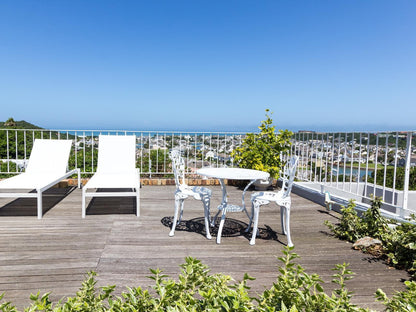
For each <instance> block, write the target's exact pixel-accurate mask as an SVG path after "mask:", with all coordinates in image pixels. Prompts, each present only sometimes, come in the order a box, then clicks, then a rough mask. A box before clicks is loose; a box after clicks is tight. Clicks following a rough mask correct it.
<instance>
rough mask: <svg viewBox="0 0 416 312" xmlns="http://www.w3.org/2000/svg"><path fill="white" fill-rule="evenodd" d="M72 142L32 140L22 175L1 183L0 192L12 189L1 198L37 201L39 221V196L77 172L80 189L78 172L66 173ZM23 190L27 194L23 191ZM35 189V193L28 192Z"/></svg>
mask: <svg viewBox="0 0 416 312" xmlns="http://www.w3.org/2000/svg"><path fill="white" fill-rule="evenodd" d="M71 145H72V141H71V140H43V139H35V142H34V144H33V148H32V152H31V154H30V158H29V162H28V165H27V167H26V170H25V172H24V173H21V174H19V175H17V176H15V177H11V178H8V179H5V180H2V181H0V189H1V190H3V189H6V190H13V191H11V192H7V193H0V197H2V198H8V197H26V198H27V197H29V198H37V206H38V219H41V218H42V213H43V210H42V193H43V192H44V191H45V190H47V189H49V188H51V187H52V186H54V185H55V184H57V183H58V182H59V181H61V180H63V179H65V178H67V177H69V176H71V175H73V174H75V173H77V174H78V187H80V171H79V169H74V170H71V171H67V167H68V159H69V153H70V151H71ZM23 190H26V192H22V191H23ZM27 190H30V191H31V190H36V192H30V193H29V192H27Z"/></svg>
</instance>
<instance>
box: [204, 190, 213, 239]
mask: <svg viewBox="0 0 416 312" xmlns="http://www.w3.org/2000/svg"><path fill="white" fill-rule="evenodd" d="M210 200H211V198H210V197H209V196H204V197H202V203H203V204H204V219H205V232H206V235H207V239H212V236H211V233H210V231H209V222H210V217H211V216H210V212H209V210H210V209H209V208H210Z"/></svg>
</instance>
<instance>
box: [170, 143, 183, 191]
mask: <svg viewBox="0 0 416 312" xmlns="http://www.w3.org/2000/svg"><path fill="white" fill-rule="evenodd" d="M169 158H170V159H171V160H172V169H173V174H174V176H175V183H176V187H179V186H180V185H185V184H186V183H185V161H184V160H183V158H182V155H181V151H180V150H177V149H173V150H171V151H170V152H169Z"/></svg>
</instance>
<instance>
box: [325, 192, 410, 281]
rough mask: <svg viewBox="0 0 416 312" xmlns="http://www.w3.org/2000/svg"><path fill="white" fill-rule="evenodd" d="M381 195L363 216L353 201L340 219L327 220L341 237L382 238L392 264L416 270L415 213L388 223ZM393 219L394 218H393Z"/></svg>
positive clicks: (385, 253)
mask: <svg viewBox="0 0 416 312" xmlns="http://www.w3.org/2000/svg"><path fill="white" fill-rule="evenodd" d="M381 203H382V202H381V199H380V198H377V197H376V198H374V199H373V200H372V203H371V207H370V208H369V209H368V210H367V211H365V212H364V213H363V217H362V218H360V217H359V216H358V215H357V212H356V211H355V209H354V208H355V204H354V202H353V201H350V203H349V204H348V206H347V207H346V208H342V209H341V219H340V222H339V223H338V224H336V225H334V224H332V223H330V222H329V221H328V220H326V221H325V222H324V223H325V224H326V225H327V226H328V227H329V229H330V230H331V232H332V233H333V234H334V235H335V236H336V237H338V238H340V239H344V240H347V241H349V242H355V241H356V240H357V239H359V238H362V237H365V236H370V237H373V238H378V239H380V240H381V242H382V256H384V257H386V258H387V261H388V262H389V263H390V264H392V265H393V266H395V267H397V268H400V269H406V270H408V271H409V272H410V273H413V274H415V272H416V217H415V216H414V215H412V216H411V219H410V220H409V221H410V222H404V223H401V224H398V225H397V226H395V227H391V228H390V227H389V226H388V220H387V219H386V218H384V217H383V216H382V215H381V213H380V207H381ZM391 222H392V221H391Z"/></svg>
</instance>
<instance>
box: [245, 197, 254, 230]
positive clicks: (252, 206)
mask: <svg viewBox="0 0 416 312" xmlns="http://www.w3.org/2000/svg"><path fill="white" fill-rule="evenodd" d="M253 218H254V201H252V202H251V216H250V220H249V222H248V226H247V228H246V232H249V231H250V229H251V225H252V224H253Z"/></svg>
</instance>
